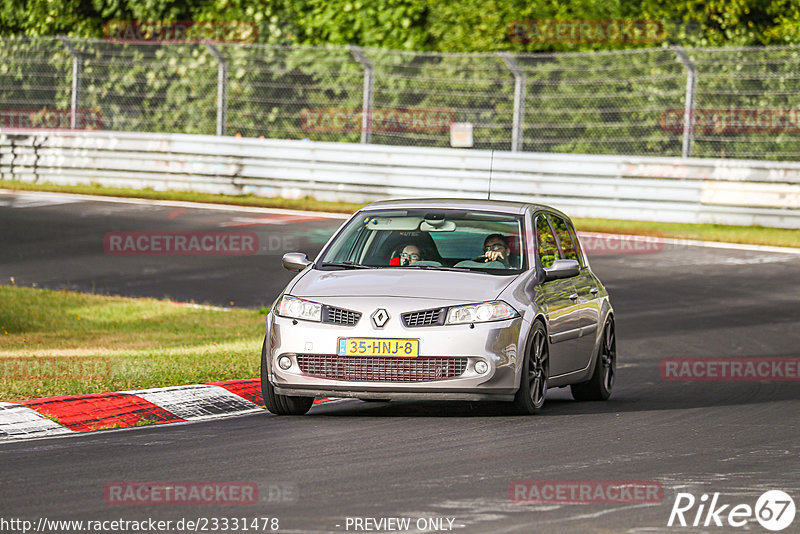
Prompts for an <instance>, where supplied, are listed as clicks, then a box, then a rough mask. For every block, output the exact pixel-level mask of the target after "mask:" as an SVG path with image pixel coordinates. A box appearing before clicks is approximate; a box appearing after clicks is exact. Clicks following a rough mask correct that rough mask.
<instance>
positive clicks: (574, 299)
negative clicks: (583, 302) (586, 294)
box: [569, 293, 578, 301]
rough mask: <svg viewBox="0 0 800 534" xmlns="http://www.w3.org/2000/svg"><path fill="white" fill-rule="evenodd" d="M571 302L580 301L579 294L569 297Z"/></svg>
mask: <svg viewBox="0 0 800 534" xmlns="http://www.w3.org/2000/svg"><path fill="white" fill-rule="evenodd" d="M569 300H572V301H576V300H578V294H577V293H573V294H572V295H570V296H569Z"/></svg>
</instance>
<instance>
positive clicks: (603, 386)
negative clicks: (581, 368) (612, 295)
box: [570, 319, 617, 401]
mask: <svg viewBox="0 0 800 534" xmlns="http://www.w3.org/2000/svg"><path fill="white" fill-rule="evenodd" d="M616 373H617V338H616V336H615V335H614V319H609V320H608V322H607V323H606V326H605V328H604V329H603V339H602V340H601V341H600V352H599V353H598V355H597V362H596V363H595V365H594V373H593V374H592V378H590V379H589V380H587V381H586V382H581V383H580V384H572V386H570V389H572V398H574V399H575V400H578V401H600V400H607V399H608V398H609V397H610V396H611V388H613V387H614V377H615V375H616Z"/></svg>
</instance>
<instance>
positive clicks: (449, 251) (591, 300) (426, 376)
mask: <svg viewBox="0 0 800 534" xmlns="http://www.w3.org/2000/svg"><path fill="white" fill-rule="evenodd" d="M283 265H284V267H286V268H287V269H289V270H291V271H297V272H299V273H300V274H298V275H297V276H296V277H295V278H294V279H293V280H292V281H291V282H290V283H289V285H288V286H287V287H286V289H285V291H284V292H283V294H281V295H280V297H279V298H278V299H277V301H276V302H275V304H274V305H273V306H272V308H271V310H270V312H269V314H268V315H267V324H266V337H265V339H264V345H263V348H262V353H261V388H262V393H263V396H264V402H265V404H266V406H267V408H268V409H269V410H270V411H271V412H272V413H275V414H279V415H300V414H304V413H306V412H307V411H308V410H309V409H310V408H311V405H312V403H313V400H314V398H315V397H320V396H326V397H356V398H360V399H364V400H376V399H383V400H388V399H408V400H469V401H475V400H487V401H505V402H508V403H509V404H508V405H509V407H510V408H511V409H512V410H513V411H514V412H516V413H525V414H529V413H535V412H537V411H539V410H540V409H541V408H542V405H543V404H544V400H545V395H546V393H547V390H548V388H553V387H566V386H570V387H571V390H572V395H573V397H574V398H575V399H577V400H605V399H607V398H608V397H609V395H610V394H611V388H612V386H613V384H614V375H615V371H616V341H615V335H614V312H613V309H612V308H611V303H610V301H609V297H608V293H607V292H606V289H605V287H604V286H603V284H602V283H601V282H600V280H599V279H598V278H597V277H596V276H595V275H594V273H592V271H591V269H590V267H589V262H588V261H587V258H586V255H585V254H584V252H583V250H582V248H581V244H580V240H579V239H578V236H577V235H576V233H575V229H574V228H573V225H572V222H571V221H570V219H569V218H568V217H567V216H566V215H564V214H563V213H561V212H559V211H557V210H555V209H553V208H550V207H547V206H542V205H533V204H523V203H515V202H501V201H480V200H443V199H422V200H392V201H381V202H374V203H372V204H370V205H368V206H366V207H364V208H363V209H361V210H360V211H358V212H357V213H356V214H355V215H353V216H352V217H351V218H350V219H349V220H348V221H347V222H346V223H345V224H344V225H342V227H341V228H339V230H338V231H337V232H336V234H334V236H333V237H332V238H331V239H330V241H328V243H327V244H326V245H325V247H324V248H323V249H322V251H321V252H320V254H319V256H318V257H317V258H316V260H314V261H310V260H309V259H308V258H307V256H306V255H305V254H302V253H289V254H286V255H284V257H283Z"/></svg>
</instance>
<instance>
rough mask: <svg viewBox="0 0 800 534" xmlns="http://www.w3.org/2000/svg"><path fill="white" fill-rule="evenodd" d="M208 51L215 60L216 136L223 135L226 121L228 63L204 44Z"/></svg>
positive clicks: (217, 52)
mask: <svg viewBox="0 0 800 534" xmlns="http://www.w3.org/2000/svg"><path fill="white" fill-rule="evenodd" d="M206 46H207V47H208V51H209V52H211V55H213V56H214V57H215V58H216V59H217V65H218V67H217V135H225V126H226V123H227V120H228V62H227V61H225V58H224V57H223V56H222V54H221V53H220V51H219V50H217V47H216V46H214V45H213V44H211V43H206Z"/></svg>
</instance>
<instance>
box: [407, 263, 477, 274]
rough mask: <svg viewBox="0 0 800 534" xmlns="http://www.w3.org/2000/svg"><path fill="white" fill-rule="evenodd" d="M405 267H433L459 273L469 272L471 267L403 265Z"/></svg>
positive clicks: (437, 269) (435, 269) (436, 269)
mask: <svg viewBox="0 0 800 534" xmlns="http://www.w3.org/2000/svg"><path fill="white" fill-rule="evenodd" d="M403 267H405V268H409V267H410V268H412V269H431V270H434V271H457V272H459V273H468V272H469V271H470V269H467V268H466V267H441V266H438V265H413V264H412V265H403Z"/></svg>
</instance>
